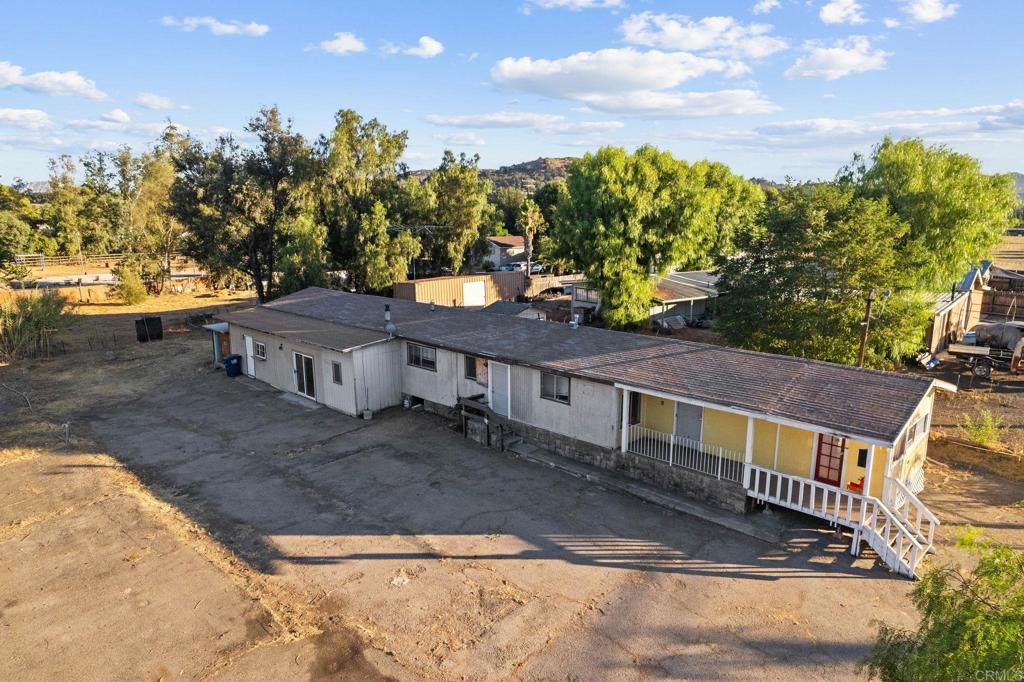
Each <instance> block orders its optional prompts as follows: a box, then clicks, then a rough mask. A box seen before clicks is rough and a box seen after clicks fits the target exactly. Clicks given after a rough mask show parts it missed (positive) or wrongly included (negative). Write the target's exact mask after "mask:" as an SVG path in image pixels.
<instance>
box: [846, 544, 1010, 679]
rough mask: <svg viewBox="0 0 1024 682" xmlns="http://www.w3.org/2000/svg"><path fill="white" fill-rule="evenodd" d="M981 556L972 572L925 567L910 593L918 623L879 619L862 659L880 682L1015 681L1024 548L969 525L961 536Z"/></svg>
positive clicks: (947, 567)
mask: <svg viewBox="0 0 1024 682" xmlns="http://www.w3.org/2000/svg"><path fill="white" fill-rule="evenodd" d="M958 544H959V545H960V546H961V547H963V548H966V549H968V550H970V551H971V552H972V553H974V554H975V556H976V558H977V565H976V566H975V568H974V570H973V571H965V570H963V569H959V568H956V567H953V566H940V567H936V568H933V569H932V570H930V571H928V572H927V573H926V574H925V575H924V576H923V577H922V578H921V581H920V582H919V583H918V584H917V586H916V587H915V588H914V592H913V594H912V599H913V601H914V605H915V606H916V607H917V610H918V612H919V613H920V614H921V620H920V623H919V624H918V626H917V629H916V630H907V629H903V628H899V627H893V626H889V625H884V624H883V625H881V626H880V628H879V633H878V640H877V642H876V644H875V648H874V650H873V651H872V652H871V654H870V655H869V656H868V658H867V659H866V660H865V661H864V666H865V667H866V668H867V669H868V673H869V675H870V677H872V678H874V677H878V678H880V679H881V680H883V682H931V681H932V680H979V679H992V680H996V679H999V680H1010V679H1019V678H1020V674H1021V671H1022V670H1024V552H1020V551H1016V550H1014V549H1011V548H1010V547H1007V546H1005V545H999V544H995V543H992V542H990V541H987V540H985V539H983V538H981V537H979V536H978V535H977V533H976V532H974V531H971V532H968V533H967V534H965V536H964V537H963V538H961V539H960V541H959V543H958Z"/></svg>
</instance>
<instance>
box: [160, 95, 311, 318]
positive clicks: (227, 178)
mask: <svg viewBox="0 0 1024 682" xmlns="http://www.w3.org/2000/svg"><path fill="white" fill-rule="evenodd" d="M246 131H247V132H249V133H251V134H252V135H253V136H254V137H255V139H256V144H255V146H254V147H253V148H246V149H243V148H241V147H240V146H239V145H238V144H236V143H235V141H234V140H233V139H232V138H231V137H223V138H221V139H220V140H218V141H217V143H216V144H215V145H214V146H213V147H212V148H210V149H206V148H205V147H204V146H203V145H202V144H201V143H200V142H198V141H196V140H188V141H187V142H185V143H184V144H182V145H181V149H180V150H179V151H178V152H177V153H176V154H175V156H174V158H175V168H176V171H177V177H176V180H175V182H174V185H173V187H172V190H171V206H172V214H173V215H174V217H175V218H177V219H178V220H180V221H181V222H182V223H183V224H184V225H186V226H187V227H188V229H189V232H188V238H187V239H186V242H185V244H186V252H188V253H189V255H191V256H192V257H194V258H195V259H196V260H198V261H199V262H201V263H204V264H207V265H208V266H209V267H211V269H213V270H215V271H219V272H223V271H225V270H228V269H235V270H239V271H241V272H243V273H245V274H246V275H248V276H249V277H250V278H251V280H252V283H253V286H254V287H255V289H256V295H257V297H258V298H259V300H260V301H266V300H269V299H270V298H272V297H273V296H274V287H275V279H274V273H275V272H276V269H277V265H278V263H277V259H278V253H279V250H280V248H281V245H282V233H283V229H284V226H285V225H286V223H287V221H289V220H291V219H293V218H294V217H295V216H296V215H298V214H299V213H300V212H301V211H302V210H303V208H304V207H305V206H307V205H308V203H309V192H308V182H309V176H310V173H311V160H312V159H311V150H310V147H309V145H308V144H307V142H306V140H305V138H304V137H303V136H302V135H300V134H299V133H297V132H295V131H293V130H292V124H291V121H284V120H282V119H281V115H280V112H279V111H278V110H277V108H276V107H271V108H267V109H263V110H262V111H260V113H259V115H257V116H256V117H255V118H253V119H252V120H251V121H250V122H249V124H248V125H247V126H246Z"/></svg>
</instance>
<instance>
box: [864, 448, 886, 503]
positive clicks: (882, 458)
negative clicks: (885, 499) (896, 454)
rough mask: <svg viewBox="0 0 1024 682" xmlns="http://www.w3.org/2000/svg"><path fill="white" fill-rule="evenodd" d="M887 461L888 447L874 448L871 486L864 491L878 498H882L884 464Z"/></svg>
mask: <svg viewBox="0 0 1024 682" xmlns="http://www.w3.org/2000/svg"><path fill="white" fill-rule="evenodd" d="M888 462H889V449H888V448H879V447H876V448H875V460H874V462H873V463H872V465H871V487H870V488H869V489H868V490H867V491H866V492H867V493H868V494H869V495H873V496H875V497H877V498H878V499H882V488H884V487H885V465H886V464H888Z"/></svg>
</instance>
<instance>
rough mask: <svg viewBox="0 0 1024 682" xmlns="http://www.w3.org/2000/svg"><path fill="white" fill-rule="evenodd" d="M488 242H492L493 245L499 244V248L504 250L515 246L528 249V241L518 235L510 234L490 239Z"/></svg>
mask: <svg viewBox="0 0 1024 682" xmlns="http://www.w3.org/2000/svg"><path fill="white" fill-rule="evenodd" d="M487 241H489V242H491V243H492V244H497V245H498V246H500V247H502V248H504V249H507V248H509V247H514V246H520V247H523V248H525V247H526V240H525V239H523V237H522V235H517V234H510V235H507V236H501V237H488V238H487Z"/></svg>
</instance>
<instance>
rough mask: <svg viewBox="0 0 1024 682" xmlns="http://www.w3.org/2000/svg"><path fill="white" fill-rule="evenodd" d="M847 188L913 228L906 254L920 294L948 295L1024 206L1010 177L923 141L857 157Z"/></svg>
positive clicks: (843, 177)
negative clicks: (922, 291)
mask: <svg viewBox="0 0 1024 682" xmlns="http://www.w3.org/2000/svg"><path fill="white" fill-rule="evenodd" d="M839 181H840V182H841V183H843V184H851V185H853V186H854V187H856V190H857V194H858V196H863V197H869V198H876V199H881V198H884V199H886V200H888V202H889V205H890V207H891V208H892V210H893V211H894V212H895V213H896V214H897V215H898V216H899V217H900V218H902V219H903V220H904V221H906V223H907V224H908V225H909V226H910V229H909V231H908V232H907V234H906V237H905V238H904V243H905V245H904V247H903V250H904V251H905V252H906V253H907V254H908V255H910V254H913V256H914V258H913V259H909V258H907V259H906V260H905V265H906V266H907V267H910V268H913V269H914V270H915V271H916V272H917V281H918V284H919V286H920V287H922V288H923V289H925V290H929V291H945V290H947V289H948V288H949V287H950V285H951V284H953V283H954V282H957V281H959V280H960V278H961V277H963V273H964V272H965V271H966V270H967V269H968V268H969V267H970V266H971V265H972V264H976V263H978V262H979V261H980V260H982V259H984V258H989V257H990V256H991V253H992V248H993V247H994V246H995V245H996V244H997V243H998V242H999V239H1000V237H1001V236H1002V235H1003V233H1004V232H1005V230H1006V228H1008V227H1011V226H1012V225H1013V210H1014V208H1015V207H1016V206H1017V205H1018V201H1017V196H1016V194H1015V192H1014V185H1013V179H1012V177H1011V176H1010V175H985V174H984V173H983V172H982V171H981V165H980V164H979V162H978V160H977V159H975V158H973V157H971V156H968V155H966V154H958V153H956V152H954V151H953V150H951V149H949V148H948V147H944V146H927V145H925V144H924V142H923V141H921V140H919V139H905V140H899V141H893V140H891V139H889V138H886V139H884V140H883V141H882V142H881V143H880V144H878V145H877V146H876V147H875V148H874V150H873V151H872V152H871V154H870V156H869V157H868V158H866V159H864V158H861V157H855V158H854V161H853V163H852V164H851V165H850V166H848V167H847V168H845V169H843V170H842V171H841V172H840V174H839Z"/></svg>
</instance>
